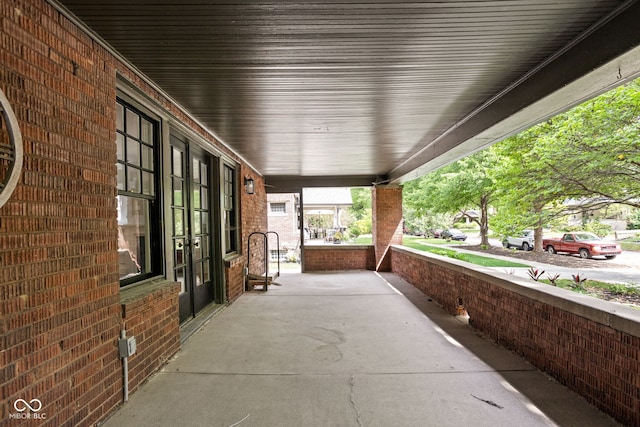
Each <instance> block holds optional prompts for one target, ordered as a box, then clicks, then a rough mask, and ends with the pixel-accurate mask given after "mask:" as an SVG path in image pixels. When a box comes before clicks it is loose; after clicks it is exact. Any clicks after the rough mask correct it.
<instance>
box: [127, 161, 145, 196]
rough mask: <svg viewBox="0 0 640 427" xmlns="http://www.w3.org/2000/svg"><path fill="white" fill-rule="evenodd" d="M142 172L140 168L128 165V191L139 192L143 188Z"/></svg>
mask: <svg viewBox="0 0 640 427" xmlns="http://www.w3.org/2000/svg"><path fill="white" fill-rule="evenodd" d="M140 172H141V171H140V169H136V168H132V167H131V166H127V191H130V192H132V193H139V192H140V191H141V190H142V188H141V181H142V177H141V176H140Z"/></svg>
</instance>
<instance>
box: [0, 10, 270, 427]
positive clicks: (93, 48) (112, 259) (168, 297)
mask: <svg viewBox="0 0 640 427" xmlns="http://www.w3.org/2000/svg"><path fill="white" fill-rule="evenodd" d="M0 64H2V66H0V87H1V88H2V90H3V92H4V93H5V95H6V96H7V98H8V99H9V102H10V103H11V105H12V106H13V109H14V111H15V113H16V117H17V119H18V122H19V125H20V129H21V132H22V136H23V144H24V156H25V157H24V167H23V171H22V175H21V177H20V180H19V183H18V186H17V187H16V190H15V192H14V193H13V195H12V196H11V198H10V199H9V201H8V202H7V204H6V205H4V206H3V207H2V208H0V313H1V316H0V333H1V334H0V378H1V379H2V381H0V383H1V387H2V388H1V392H2V397H3V399H2V401H0V419H1V420H2V422H3V423H4V422H5V420H7V419H8V418H9V415H10V414H11V413H13V412H15V410H14V408H13V404H12V402H15V400H16V399H25V400H30V399H39V400H41V401H42V404H43V408H42V410H41V413H42V414H46V420H42V421H41V422H39V423H38V425H42V426H45V425H51V426H66V425H68V426H76V425H91V424H93V423H96V422H98V421H99V420H102V419H104V418H105V417H106V416H107V415H108V414H109V413H110V412H111V411H113V410H114V409H115V407H116V406H117V405H118V404H119V403H121V402H122V386H123V383H122V362H121V360H120V358H119V354H118V347H117V340H118V336H119V333H120V330H121V328H122V327H126V328H128V329H129V331H130V333H131V334H134V335H137V336H136V338H138V340H139V341H138V343H139V354H137V355H134V357H132V358H131V374H132V385H133V389H135V388H137V387H138V386H139V384H141V383H142V382H143V381H144V380H145V379H146V378H147V377H148V376H149V375H150V373H151V372H152V371H153V370H156V369H157V368H158V367H159V366H160V365H161V364H162V363H163V362H164V361H165V360H166V359H167V358H168V357H170V356H171V355H172V354H173V353H174V352H175V351H176V345H177V344H176V343H177V342H178V339H179V329H178V328H177V326H176V323H175V311H176V310H177V303H176V302H172V301H173V300H174V293H175V291H174V290H173V289H174V288H173V287H169V289H170V290H164V291H161V292H160V293H157V292H155V291H153V292H150V293H149V294H148V295H146V296H142V297H141V299H139V300H138V302H130V301H129V302H125V303H124V306H123V305H122V304H121V292H120V286H119V272H118V254H117V247H118V245H117V240H118V235H117V234H118V233H117V221H116V199H115V196H116V188H115V182H116V180H115V175H116V168H115V164H116V146H115V143H114V141H115V100H116V77H117V75H119V76H120V77H121V78H123V79H125V80H127V81H129V82H130V83H131V85H133V86H135V87H136V88H138V89H139V90H140V91H141V92H144V93H145V94H146V95H147V96H148V98H149V100H150V102H153V103H156V104H157V105H158V106H162V108H164V109H166V113H167V115H171V116H174V117H175V118H176V119H177V120H179V121H181V122H182V123H183V124H184V125H185V126H186V127H188V128H190V129H191V130H192V131H193V132H195V133H198V134H199V135H200V136H201V137H202V138H203V140H208V141H209V143H210V144H211V145H212V146H214V147H216V149H217V150H219V151H221V152H223V153H224V154H225V155H227V156H228V157H230V158H234V159H237V156H235V154H233V153H232V152H230V151H229V150H227V149H226V148H225V147H223V146H221V145H220V144H218V143H217V141H215V140H213V139H212V138H211V136H210V135H209V134H208V133H207V132H206V131H205V130H204V129H202V128H201V127H200V126H199V125H198V124H197V123H195V122H193V120H192V119H191V118H189V117H188V116H187V115H185V114H184V112H183V111H181V110H180V109H179V107H178V106H176V105H174V104H172V103H171V101H170V100H168V99H166V98H165V97H164V96H163V95H162V94H161V93H158V92H157V91H156V90H155V89H154V87H153V86H151V85H149V84H148V83H147V82H146V81H145V80H144V79H143V78H142V77H140V76H138V75H137V74H136V73H135V70H131V69H129V68H128V67H127V65H126V64H123V63H121V62H119V60H118V58H115V57H113V56H112V55H111V54H110V53H109V52H108V51H107V50H106V49H104V48H103V47H101V46H100V44H99V43H97V42H95V41H94V40H92V39H91V38H90V37H89V36H88V35H87V34H85V33H84V32H83V31H82V30H81V29H79V28H77V27H76V26H75V25H74V24H72V23H71V22H70V21H68V20H67V19H66V18H65V17H64V16H62V15H60V14H59V13H58V12H57V11H56V10H55V9H54V8H53V7H52V6H51V5H50V4H49V3H47V2H46V1H44V0H3V1H2V2H0ZM5 128H6V127H5V126H2V127H1V128H0V135H2V134H3V133H4V132H5ZM0 138H4V140H5V141H6V134H5V135H4V136H0ZM237 160H238V159H237ZM0 167H2V166H1V165H0ZM242 169H243V173H245V172H246V173H250V172H251V171H250V170H245V168H242ZM254 179H255V180H256V183H257V184H259V185H258V192H261V191H262V192H263V189H261V188H260V187H261V185H262V184H261V182H262V181H261V180H260V179H259V177H257V176H254ZM240 198H241V202H242V206H241V214H243V218H242V226H243V227H247V229H246V230H245V229H243V233H244V234H243V240H244V238H245V237H246V231H247V230H251V229H254V228H255V229H259V228H262V229H263V228H264V227H265V226H266V214H265V213H264V209H265V206H266V203H265V202H264V200H265V197H264V195H262V196H258V197H256V196H247V195H245V194H244V193H241V194H240ZM261 200H262V206H260V203H259V202H260V201H261ZM254 215H255V217H252V218H244V216H254ZM242 253H244V252H242ZM241 256H242V255H241ZM243 264H244V262H237V263H231V264H230V267H229V271H228V277H227V280H228V282H229V288H228V296H229V298H230V299H231V300H232V299H234V298H235V297H237V295H239V293H240V292H241V291H242V286H241V285H238V283H241V282H242V273H241V272H242V270H241V269H242V266H243ZM147 304H151V305H152V307H150V308H147V307H146V305H147Z"/></svg>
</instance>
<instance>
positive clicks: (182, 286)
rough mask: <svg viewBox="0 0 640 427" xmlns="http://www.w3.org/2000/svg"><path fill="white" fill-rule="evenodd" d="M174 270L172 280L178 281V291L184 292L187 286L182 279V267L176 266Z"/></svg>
mask: <svg viewBox="0 0 640 427" xmlns="http://www.w3.org/2000/svg"><path fill="white" fill-rule="evenodd" d="M174 272H175V274H174V278H173V280H174V281H176V282H180V293H181V294H182V293H185V292H186V291H187V287H186V283H185V280H184V267H180V268H176V269H175V270H174Z"/></svg>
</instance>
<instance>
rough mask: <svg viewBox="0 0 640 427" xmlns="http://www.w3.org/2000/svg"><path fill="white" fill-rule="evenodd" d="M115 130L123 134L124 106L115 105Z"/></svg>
mask: <svg viewBox="0 0 640 427" xmlns="http://www.w3.org/2000/svg"><path fill="white" fill-rule="evenodd" d="M116 128H117V129H118V130H121V131H123V132H124V106H122V105H121V104H116Z"/></svg>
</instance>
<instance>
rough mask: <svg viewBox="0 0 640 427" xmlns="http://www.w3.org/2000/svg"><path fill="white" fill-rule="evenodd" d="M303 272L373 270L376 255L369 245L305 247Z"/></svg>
mask: <svg viewBox="0 0 640 427" xmlns="http://www.w3.org/2000/svg"><path fill="white" fill-rule="evenodd" d="M302 253H303V256H304V271H305V272H310V271H338V270H375V268H376V255H375V249H374V247H373V246H371V245H325V246H305V247H304V249H303V251H302Z"/></svg>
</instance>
